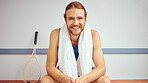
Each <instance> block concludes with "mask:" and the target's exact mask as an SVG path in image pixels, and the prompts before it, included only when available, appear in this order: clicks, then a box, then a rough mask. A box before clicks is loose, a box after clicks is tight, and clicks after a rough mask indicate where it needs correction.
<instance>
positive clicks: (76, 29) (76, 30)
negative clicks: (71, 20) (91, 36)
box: [68, 25, 84, 36]
mask: <svg viewBox="0 0 148 83" xmlns="http://www.w3.org/2000/svg"><path fill="white" fill-rule="evenodd" d="M68 30H69V34H70V35H74V36H80V34H81V32H82V31H83V30H84V26H82V25H71V26H69V27H68Z"/></svg>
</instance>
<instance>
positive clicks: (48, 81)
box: [41, 75, 53, 83]
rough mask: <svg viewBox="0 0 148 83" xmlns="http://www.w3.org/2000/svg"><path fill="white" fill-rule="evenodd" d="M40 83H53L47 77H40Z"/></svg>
mask: <svg viewBox="0 0 148 83" xmlns="http://www.w3.org/2000/svg"><path fill="white" fill-rule="evenodd" d="M41 83H53V82H52V78H51V77H50V76H49V75H45V76H43V77H42V79H41Z"/></svg>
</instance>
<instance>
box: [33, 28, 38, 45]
mask: <svg viewBox="0 0 148 83" xmlns="http://www.w3.org/2000/svg"><path fill="white" fill-rule="evenodd" d="M37 36H38V32H37V31H36V32H35V38H34V45H36V44H37Z"/></svg>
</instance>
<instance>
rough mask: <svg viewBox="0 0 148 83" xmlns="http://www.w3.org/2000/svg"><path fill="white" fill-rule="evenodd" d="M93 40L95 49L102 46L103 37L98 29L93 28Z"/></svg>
mask: <svg viewBox="0 0 148 83" xmlns="http://www.w3.org/2000/svg"><path fill="white" fill-rule="evenodd" d="M91 34H92V40H93V47H94V48H95V49H98V48H101V39H100V35H99V33H98V31H96V30H91Z"/></svg>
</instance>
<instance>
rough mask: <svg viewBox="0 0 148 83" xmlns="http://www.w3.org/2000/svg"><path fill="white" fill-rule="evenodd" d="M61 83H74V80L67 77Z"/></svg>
mask: <svg viewBox="0 0 148 83" xmlns="http://www.w3.org/2000/svg"><path fill="white" fill-rule="evenodd" d="M63 83H76V80H75V79H74V78H71V77H68V76H67V77H66V79H65V81H64V82H63Z"/></svg>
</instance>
